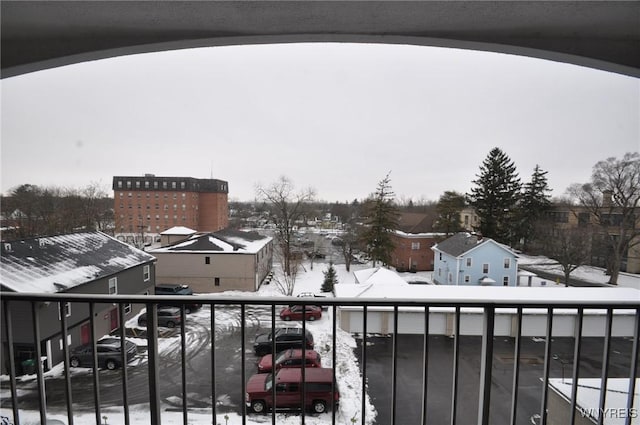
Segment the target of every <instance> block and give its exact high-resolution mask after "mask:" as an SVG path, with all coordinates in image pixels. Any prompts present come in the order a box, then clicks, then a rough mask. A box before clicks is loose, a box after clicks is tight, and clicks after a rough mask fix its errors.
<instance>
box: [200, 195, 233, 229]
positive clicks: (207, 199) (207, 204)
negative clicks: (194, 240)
mask: <svg viewBox="0 0 640 425" xmlns="http://www.w3.org/2000/svg"><path fill="white" fill-rule="evenodd" d="M198 205H199V212H200V216H199V220H198V224H197V227H196V230H198V231H201V232H215V231H218V230H221V229H224V228H226V227H227V226H229V203H228V199H227V194H226V193H200V202H199V204H198Z"/></svg>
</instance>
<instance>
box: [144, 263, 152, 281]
mask: <svg viewBox="0 0 640 425" xmlns="http://www.w3.org/2000/svg"><path fill="white" fill-rule="evenodd" d="M142 278H143V279H144V281H145V282H148V281H149V279H151V266H149V265H148V264H147V265H146V266H143V267H142Z"/></svg>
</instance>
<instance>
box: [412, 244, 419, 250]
mask: <svg viewBox="0 0 640 425" xmlns="http://www.w3.org/2000/svg"><path fill="white" fill-rule="evenodd" d="M419 249H420V242H411V250H412V251H418V250H419Z"/></svg>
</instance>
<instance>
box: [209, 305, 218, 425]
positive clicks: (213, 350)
mask: <svg viewBox="0 0 640 425" xmlns="http://www.w3.org/2000/svg"><path fill="white" fill-rule="evenodd" d="M209 308H210V310H211V318H210V319H211V330H210V332H211V416H212V419H213V420H212V422H211V423H213V424H217V423H218V418H217V416H218V412H217V404H218V399H217V397H216V305H215V304H214V303H211V304H209Z"/></svg>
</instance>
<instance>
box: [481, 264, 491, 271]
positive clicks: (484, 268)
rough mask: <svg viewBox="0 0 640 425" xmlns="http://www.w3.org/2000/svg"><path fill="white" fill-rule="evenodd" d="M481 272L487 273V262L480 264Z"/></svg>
mask: <svg viewBox="0 0 640 425" xmlns="http://www.w3.org/2000/svg"><path fill="white" fill-rule="evenodd" d="M482 273H484V274H487V273H489V263H484V264H483V265H482Z"/></svg>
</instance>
